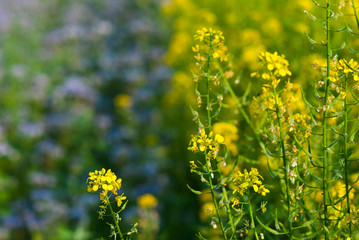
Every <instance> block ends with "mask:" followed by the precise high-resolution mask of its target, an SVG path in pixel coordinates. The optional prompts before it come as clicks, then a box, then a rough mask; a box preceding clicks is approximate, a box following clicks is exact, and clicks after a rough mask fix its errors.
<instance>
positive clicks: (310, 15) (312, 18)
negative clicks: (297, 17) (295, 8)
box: [304, 10, 317, 21]
mask: <svg viewBox="0 0 359 240" xmlns="http://www.w3.org/2000/svg"><path fill="white" fill-rule="evenodd" d="M304 13H305V14H307V16H308V17H309V18H310V20H312V21H317V18H316V17H315V16H314V15H313V14H311V13H309V12H307V11H306V10H304Z"/></svg>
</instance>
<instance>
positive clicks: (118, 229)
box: [106, 195, 124, 240]
mask: <svg viewBox="0 0 359 240" xmlns="http://www.w3.org/2000/svg"><path fill="white" fill-rule="evenodd" d="M106 200H107V205H108V206H109V209H110V212H111V215H112V218H113V221H114V222H115V225H116V229H117V233H118V234H119V235H120V239H121V240H124V238H123V235H122V232H121V229H120V226H119V225H118V221H117V219H116V215H115V213H114V211H113V209H112V206H111V202H110V198H109V197H108V196H107V195H106Z"/></svg>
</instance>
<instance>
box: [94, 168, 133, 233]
mask: <svg viewBox="0 0 359 240" xmlns="http://www.w3.org/2000/svg"><path fill="white" fill-rule="evenodd" d="M87 181H88V186H87V191H88V192H91V193H94V192H97V191H99V190H101V189H102V192H101V193H100V200H101V202H102V204H101V205H100V209H101V210H100V211H99V218H100V219H103V217H104V216H105V214H106V210H107V208H109V209H110V213H111V216H112V218H113V221H114V223H115V227H113V225H112V224H110V223H108V224H109V225H110V226H111V235H113V236H115V239H116V235H117V234H118V235H119V236H120V239H121V240H124V237H123V234H122V232H121V229H120V226H119V224H118V222H119V221H120V220H121V219H120V218H119V217H118V213H119V212H121V211H123V210H124V209H125V207H126V202H125V203H124V204H123V201H124V200H126V197H125V196H123V194H121V195H119V196H116V197H115V200H116V203H117V206H118V207H121V209H120V210H119V211H118V212H114V211H113V209H112V206H111V201H110V198H111V196H112V195H118V191H119V190H120V188H121V183H122V179H121V178H117V176H116V175H115V174H114V173H113V172H112V171H111V169H108V170H107V171H106V170H105V169H104V168H102V169H101V170H100V171H97V170H96V171H94V172H90V173H89V177H88V178H87ZM136 226H137V224H135V226H134V227H133V228H132V229H131V232H129V233H128V235H130V234H132V233H135V232H137V229H136ZM115 228H116V230H115Z"/></svg>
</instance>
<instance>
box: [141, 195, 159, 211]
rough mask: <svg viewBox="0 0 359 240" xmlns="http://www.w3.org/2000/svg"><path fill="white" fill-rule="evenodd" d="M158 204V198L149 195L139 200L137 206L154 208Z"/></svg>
mask: <svg viewBox="0 0 359 240" xmlns="http://www.w3.org/2000/svg"><path fill="white" fill-rule="evenodd" d="M157 202H158V201H157V198H156V197H155V196H153V195H152V194H149V193H147V194H144V195H142V196H139V197H138V198H137V205H138V206H139V207H141V208H154V207H156V206H157Z"/></svg>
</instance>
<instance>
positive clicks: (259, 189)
mask: <svg viewBox="0 0 359 240" xmlns="http://www.w3.org/2000/svg"><path fill="white" fill-rule="evenodd" d="M261 179H263V178H262V176H261V175H260V174H259V172H258V170H257V169H256V168H252V169H251V171H250V172H248V171H247V170H246V169H244V173H241V171H237V172H235V173H234V178H233V184H232V185H231V188H232V192H233V194H236V193H237V192H238V193H239V194H240V195H242V196H243V195H244V193H245V192H246V191H248V190H249V189H250V188H253V190H254V192H256V193H258V194H260V195H262V196H265V195H266V194H267V193H269V190H268V189H266V188H265V186H264V185H263V184H262V181H261ZM235 202H238V201H234V203H235Z"/></svg>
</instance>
